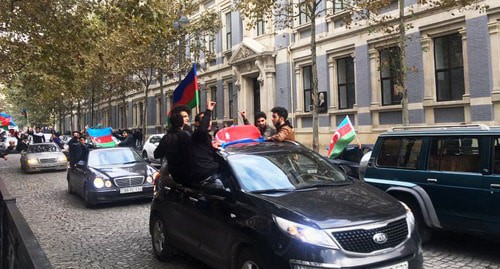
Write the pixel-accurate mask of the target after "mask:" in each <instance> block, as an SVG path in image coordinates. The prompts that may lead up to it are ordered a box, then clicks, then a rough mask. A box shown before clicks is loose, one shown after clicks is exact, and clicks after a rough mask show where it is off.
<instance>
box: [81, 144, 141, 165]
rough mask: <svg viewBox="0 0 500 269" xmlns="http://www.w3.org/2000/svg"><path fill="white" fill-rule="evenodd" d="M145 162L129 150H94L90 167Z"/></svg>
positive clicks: (89, 163)
mask: <svg viewBox="0 0 500 269" xmlns="http://www.w3.org/2000/svg"><path fill="white" fill-rule="evenodd" d="M143 161H144V160H143V159H142V158H141V156H139V154H137V153H136V152H134V151H133V150H130V149H129V148H120V149H119V148H116V149H113V150H94V151H91V152H90V154H89V159H88V165H89V166H93V167H98V166H106V165H117V164H127V163H135V162H143Z"/></svg>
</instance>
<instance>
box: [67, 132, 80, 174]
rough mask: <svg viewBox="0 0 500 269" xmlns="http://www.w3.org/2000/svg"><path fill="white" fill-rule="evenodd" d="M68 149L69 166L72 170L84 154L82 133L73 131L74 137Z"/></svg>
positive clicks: (69, 142)
mask: <svg viewBox="0 0 500 269" xmlns="http://www.w3.org/2000/svg"><path fill="white" fill-rule="evenodd" d="M68 147H69V148H68V150H69V166H70V168H73V167H75V165H76V163H77V162H78V160H79V159H80V155H81V153H82V149H81V147H80V132H78V131H73V137H72V138H71V139H70V140H69V141H68Z"/></svg>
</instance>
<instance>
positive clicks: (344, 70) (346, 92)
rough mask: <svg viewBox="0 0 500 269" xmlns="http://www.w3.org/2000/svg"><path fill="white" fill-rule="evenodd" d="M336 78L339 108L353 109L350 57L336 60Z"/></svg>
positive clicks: (352, 70)
mask: <svg viewBox="0 0 500 269" xmlns="http://www.w3.org/2000/svg"><path fill="white" fill-rule="evenodd" d="M337 77H338V80H337V81H338V85H337V86H338V90H339V93H338V94H339V108H340V109H346V108H353V106H354V103H355V100H356V98H355V92H354V59H353V58H352V57H346V58H342V59H338V60H337Z"/></svg>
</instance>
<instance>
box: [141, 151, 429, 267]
mask: <svg viewBox="0 0 500 269" xmlns="http://www.w3.org/2000/svg"><path fill="white" fill-rule="evenodd" d="M217 158H218V161H219V164H220V167H221V169H220V177H219V178H217V179H213V178H212V179H209V180H207V181H205V182H203V183H202V184H201V187H199V188H188V187H186V186H183V185H181V184H178V183H176V182H175V181H174V180H173V179H172V178H171V177H170V176H169V175H168V173H167V172H166V171H167V168H166V164H164V165H163V166H162V169H160V175H161V176H160V178H159V179H158V180H157V181H155V195H154V198H153V202H152V205H151V213H150V233H151V235H152V236H151V237H152V247H153V252H154V254H155V256H156V257H157V258H158V259H159V260H162V261H166V260H168V259H170V258H171V257H172V256H174V255H175V254H176V253H177V251H178V250H179V251H181V252H183V253H188V254H189V255H192V256H194V257H195V258H196V259H199V260H201V261H203V262H204V263H206V264H208V265H209V266H211V267H213V268H273V269H274V268H344V267H348V268H422V262H423V260H422V254H421V253H422V251H421V244H420V237H419V236H418V233H417V232H416V230H415V229H414V218H413V215H412V213H411V211H410V210H409V208H407V207H405V206H404V204H402V203H400V202H398V201H397V200H396V199H394V198H392V197H390V196H389V195H386V194H385V193H383V192H382V191H380V190H377V189H376V188H374V187H372V186H370V185H368V184H366V183H364V182H362V181H359V180H356V181H353V180H351V179H349V177H347V176H346V175H345V174H344V173H343V172H342V171H341V170H340V169H338V168H336V167H335V166H333V165H332V164H331V163H330V162H329V161H328V160H327V159H326V158H324V157H322V156H320V155H319V154H318V153H316V152H314V151H312V150H310V149H308V148H306V147H305V146H303V145H301V144H299V143H295V142H281V143H280V142H261V143H246V144H234V145H231V146H228V147H226V148H225V150H223V151H220V152H219V153H218V155H217Z"/></svg>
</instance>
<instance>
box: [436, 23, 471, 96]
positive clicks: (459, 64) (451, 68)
mask: <svg viewBox="0 0 500 269" xmlns="http://www.w3.org/2000/svg"><path fill="white" fill-rule="evenodd" d="M434 62H435V67H436V92H437V101H450V100H461V99H462V96H463V95H464V93H465V85H464V67H463V65H464V63H463V55H462V37H461V35H460V34H458V33H457V34H453V35H447V36H442V37H438V38H435V39H434Z"/></svg>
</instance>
